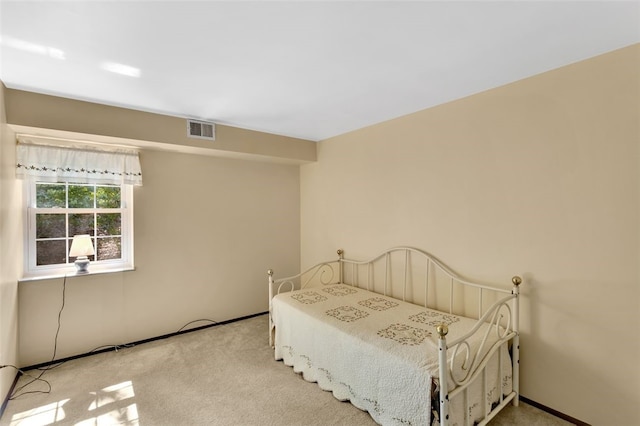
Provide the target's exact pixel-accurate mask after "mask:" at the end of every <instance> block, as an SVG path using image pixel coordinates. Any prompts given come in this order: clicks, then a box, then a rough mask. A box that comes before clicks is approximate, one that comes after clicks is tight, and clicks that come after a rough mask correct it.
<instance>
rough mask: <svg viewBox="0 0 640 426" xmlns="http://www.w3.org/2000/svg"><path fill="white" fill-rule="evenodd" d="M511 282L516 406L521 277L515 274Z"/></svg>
mask: <svg viewBox="0 0 640 426" xmlns="http://www.w3.org/2000/svg"><path fill="white" fill-rule="evenodd" d="M511 282H512V283H513V290H512V293H513V294H514V295H515V296H516V297H515V299H513V311H514V320H513V330H514V331H515V332H516V336H515V337H514V338H513V380H512V382H513V390H514V392H515V393H516V396H515V398H513V405H514V407H517V406H518V404H519V402H520V320H519V318H520V284H522V278H520V277H519V276H517V275H516V276H515V277H513V278H511Z"/></svg>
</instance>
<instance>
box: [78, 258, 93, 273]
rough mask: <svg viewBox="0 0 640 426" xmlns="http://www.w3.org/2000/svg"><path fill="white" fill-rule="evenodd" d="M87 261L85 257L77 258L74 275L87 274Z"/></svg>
mask: <svg viewBox="0 0 640 426" xmlns="http://www.w3.org/2000/svg"><path fill="white" fill-rule="evenodd" d="M89 263H90V261H89V259H88V258H87V256H78V258H77V259H76V261H75V262H74V265H76V274H88V273H89Z"/></svg>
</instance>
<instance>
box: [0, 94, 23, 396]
mask: <svg viewBox="0 0 640 426" xmlns="http://www.w3.org/2000/svg"><path fill="white" fill-rule="evenodd" d="M5 90H6V89H5V87H4V85H3V84H2V82H0V364H2V365H7V364H9V365H17V364H18V351H17V342H18V274H19V270H20V269H19V268H20V265H21V264H22V263H21V262H22V259H21V258H20V253H22V243H21V241H22V239H21V238H20V230H21V229H22V224H21V216H20V214H19V212H20V200H21V198H20V191H19V189H20V187H19V185H17V183H16V180H15V177H14V176H15V149H12V147H11V144H10V143H9V142H8V141H11V140H13V139H14V135H13V132H12V131H11V130H10V129H9V128H8V126H7V125H6V114H5V102H4V99H5ZM15 377H16V371H15V370H14V369H13V368H3V369H1V370H0V404H1V403H2V402H3V401H4V399H5V397H6V396H7V395H8V393H9V389H10V387H11V384H12V383H13V380H14V378H15Z"/></svg>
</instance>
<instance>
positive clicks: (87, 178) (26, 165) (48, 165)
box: [16, 142, 142, 185]
mask: <svg viewBox="0 0 640 426" xmlns="http://www.w3.org/2000/svg"><path fill="white" fill-rule="evenodd" d="M16 154H17V155H16V156H17V165H16V174H17V176H18V178H21V179H28V178H36V179H38V180H42V181H46V182H63V181H64V182H74V183H92V184H112V185H120V184H128V185H142V170H141V168H140V159H139V157H138V153H137V152H136V151H130V150H121V149H118V150H100V149H93V148H92V147H87V148H76V147H61V146H49V145H37V144H30V143H24V142H20V143H18V145H17V153H16Z"/></svg>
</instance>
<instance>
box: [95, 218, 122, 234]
mask: <svg viewBox="0 0 640 426" xmlns="http://www.w3.org/2000/svg"><path fill="white" fill-rule="evenodd" d="M97 216H98V217H97V218H96V220H97V222H98V235H100V236H107V235H120V234H121V233H122V232H121V230H120V223H121V220H120V213H98V215H97Z"/></svg>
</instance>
